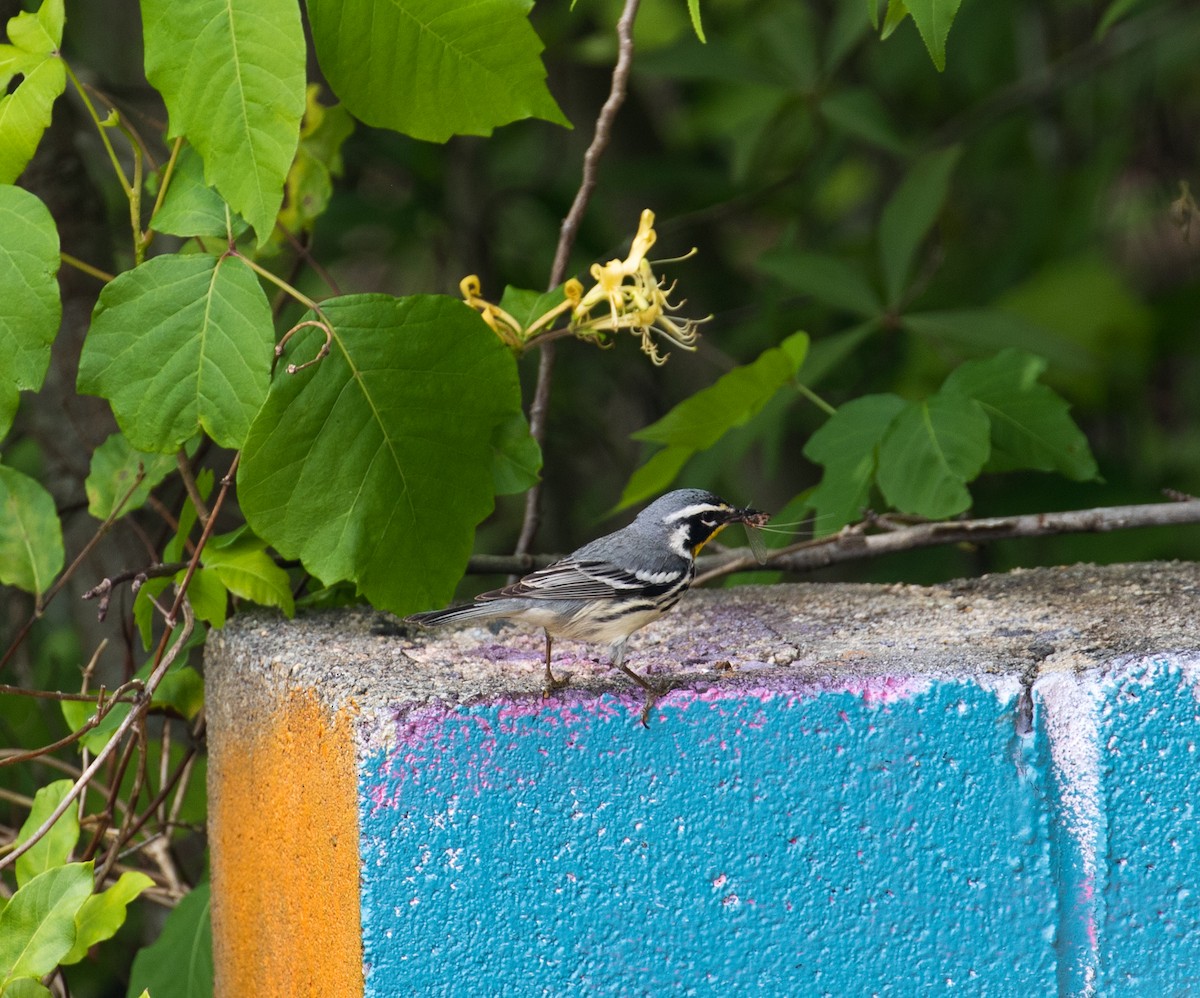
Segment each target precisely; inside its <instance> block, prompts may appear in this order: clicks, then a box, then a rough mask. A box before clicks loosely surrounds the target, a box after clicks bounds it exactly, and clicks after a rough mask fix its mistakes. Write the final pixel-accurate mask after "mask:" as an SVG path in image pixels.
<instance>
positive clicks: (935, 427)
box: [876, 393, 989, 520]
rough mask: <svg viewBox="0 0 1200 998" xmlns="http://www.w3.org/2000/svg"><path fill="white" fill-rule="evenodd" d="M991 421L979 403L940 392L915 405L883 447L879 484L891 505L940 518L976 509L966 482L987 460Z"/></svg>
mask: <svg viewBox="0 0 1200 998" xmlns="http://www.w3.org/2000/svg"><path fill="white" fill-rule="evenodd" d="M988 429H989V427H988V418H987V416H986V415H984V412H983V409H982V408H981V407H980V405H979V403H978V402H976V401H975V400H974V399H969V398H964V397H963V396H961V395H955V394H941V393H939V394H937V395H933V396H931V397H930V398H928V399H926V400H925V401H924V402H910V403H908V404H907V405H906V406H905V408H904V409H903V410H902V411H901V412H900V414H899V415H898V416H897V417H896V418H895V420H893V421H892V425H891V426H890V427H889V428H888V432H887V435H886V436H885V437H884V438H883V442H882V443H881V444H880V446H879V470H878V472H877V474H876V481H877V482H878V484H879V489H880V491H881V492H882V493H883V495H884V498H885V499H887V501H888V502H889V503H891V505H893V506H894V507H896V509H899V510H901V511H902V512H905V513H916V514H917V515H918V516H925V517H928V518H930V519H933V520H940V519H943V518H945V517H948V516H953V515H954V514H956V513H961V512H962V511H963V510H965V509H966V508H967V507H968V506H970V505H971V494H970V493H969V492H968V491H967V489H966V483H967V482H970V481H972V480H974V478H975V477H976V476H977V475H978V474H979V472H980V471H981V470H982V469H983V465H984V463H985V462H986V461H987V459H988V453H989V444H988Z"/></svg>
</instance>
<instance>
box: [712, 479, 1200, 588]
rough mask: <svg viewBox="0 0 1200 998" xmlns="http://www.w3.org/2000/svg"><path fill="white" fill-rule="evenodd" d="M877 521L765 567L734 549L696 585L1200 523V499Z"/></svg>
mask: <svg viewBox="0 0 1200 998" xmlns="http://www.w3.org/2000/svg"><path fill="white" fill-rule="evenodd" d="M874 522H875V523H876V524H879V525H886V527H887V529H886V531H884V532H881V533H874V534H871V533H864V532H863V531H861V530H855V529H848V530H844V531H841V532H839V533H836V534H831V535H830V536H828V537H819V538H816V539H814V540H807V541H801V542H799V543H797V544H792V545H790V546H788V547H786V548H781V549H780V550H779V551H776V552H774V553H772V554H771V555H769V556H768V558H767V560H766V561H765V562H764V563H763V564H761V565H760V564H759V563H758V562H757V561H756V560H755V558H754V557H753V555H752V554H750V553H749V552H747V551H730V552H727V553H726V554H723V555H714V556H713V557H712V558H710V559H702V564H703V571H702V572H701V573H700V574H699V575H698V576H697V578H696V584H700V583H703V582H710V581H712V580H713V579H718V578H721V577H722V576H725V575H730V574H732V573H734V572H744V571H752V570H755V569H767V570H774V571H778V570H780V569H782V570H783V571H786V572H811V571H815V570H816V569H818V568H826V567H828V566H829V565H836V564H840V563H842V562H848V561H860V560H862V559H864V558H876V557H879V556H880V555H884V554H892V553H894V552H897V551H915V550H917V549H919V548H927V547H936V546H939V545H943V544H963V543H971V544H985V543H988V542H991V541H1000V540H1014V539H1016V538H1022V537H1049V536H1052V535H1055V534H1079V533H1107V532H1109V531H1113V530H1131V529H1133V528H1135V527H1154V526H1168V525H1172V524H1184V523H1200V500H1197V499H1186V500H1182V501H1177V502H1165V503H1147V504H1142V505H1133V506H1107V507H1099V508H1096V509H1077V510H1067V511H1065V512H1058V513H1026V514H1022V515H1019V516H990V517H983V518H981V519H977V520H939V521H936V522H932V523H913V524H907V525H902V524H897V523H896V522H895V521H889V520H888V519H887V518H885V517H876V518H874Z"/></svg>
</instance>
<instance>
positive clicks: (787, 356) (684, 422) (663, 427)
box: [631, 333, 808, 450]
mask: <svg viewBox="0 0 1200 998" xmlns="http://www.w3.org/2000/svg"><path fill="white" fill-rule="evenodd" d="M807 353H808V334H807V333H793V334H792V335H791V336H789V337H788V338H787V339H786V340H784V341H783V342H782V343H781V344H780V345H779V346H777V347H770V348H769V349H767V350H764V351H763V352H762V353H761V354H760V355H759V356H758V358H757V359H756V360H754V361H753V362H752V363H750V364H744V365H742V366H741V367H735V368H734V369H733V370H732V371H729V372H727V373H726V374H723V375H721V377H720V378H718V379H717V380H716V382H715V383H714V384H712V385H710V386H709V387H708V388H702V389H700V391H698V392H696V394H695V395H692V396H691V397H690V398H686V399H684V400H683V401H682V402H680V403H679V404H678V405H677V406H675V407H674V408H673V409H672V410H671V411H670V412H668V413H667V414H666V415H665V416H663V418H662V419H660V420H658V421H657V422H654V423H651V424H650V425H649V426H647V427H645V428H643V429H641V430H638V431H637V432H635V433H633V434H631V436H632V437H633V438H634V439H635V440H649V441H652V442H654V443H660V444H676V445H681V446H684V447H691V448H692V450H704V449H705V448H707V447H711V446H712V445H713V444H715V443H716V442H717V441H718V440H719V439H720V438H721V437H723V436H724V435H725V434H726V433H727V432H728V431H729V430H731V429H733V427H735V426H741V425H742V424H743V423H745V422H746V421H747V420H749V419H750V417H751V416H753V415H754V414H755V413H757V412H758V411H759V410H760V409H761V408H762V407H763V406H764V405H766V404H767V403H768V402H769V401H770V400H771V399H772V398H773V397H774V395H775V393H776V392H778V391H779V390H780V389H781V388H783V387H784V385H786V384H787V383H788V382H789V381H791V380H792V378H794V377H795V376H796V372H798V371H799V370H800V367H801V365H803V363H804V358H805V355H806V354H807Z"/></svg>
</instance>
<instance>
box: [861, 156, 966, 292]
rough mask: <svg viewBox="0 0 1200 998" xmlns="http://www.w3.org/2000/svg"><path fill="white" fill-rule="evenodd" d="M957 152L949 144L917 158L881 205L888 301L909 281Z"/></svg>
mask: <svg viewBox="0 0 1200 998" xmlns="http://www.w3.org/2000/svg"><path fill="white" fill-rule="evenodd" d="M960 152H961V149H960V148H959V147H958V146H951V147H950V148H948V149H939V150H937V151H936V152H931V153H926V154H925V155H924V156H922V157H920V158H919V159H917V160H916V161H915V162H914V163H913V165H912V167H911V168H910V169H909V171H908V173H907V174H906V175H905V177H904V180H903V181H901V183H900V186H899V187H898V188H897V189H896V193H895V194H893V195H892V198H891V200H890V201H888V203H887V206H886V207H885V208H884V209H883V215H882V217H881V218H880V220H879V258H880V263H881V264H882V266H883V283H884V290H885V293H886V295H887V302H888V304H889V305H895V304H896V303H897V302H898V301H899V300H900V296H901V294H902V292H903V291H904V289H905V287H906V286H907V284H908V280H909V276H910V274H911V272H912V262H913V257H914V255H915V254H916V252H917V247H919V246H920V245H921V241H922V240H923V239H924V238H925V235H926V234H927V233H928V232H929V229H930V228H931V227H932V225H933V223H934V221H935V220H936V219H937V217H938V214H939V213H940V212H941V210H942V204H943V203H944V202H945V200H946V195H947V193H948V192H949V190H950V176H951V174H952V173H953V172H954V166H955V164H956V163H957V162H958V157H959V154H960Z"/></svg>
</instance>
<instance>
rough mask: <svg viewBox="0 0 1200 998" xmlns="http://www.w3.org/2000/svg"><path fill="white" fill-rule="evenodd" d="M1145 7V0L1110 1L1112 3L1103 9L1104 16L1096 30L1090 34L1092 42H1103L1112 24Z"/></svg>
mask: <svg viewBox="0 0 1200 998" xmlns="http://www.w3.org/2000/svg"><path fill="white" fill-rule="evenodd" d="M1146 5H1147V0H1112V3H1110V4H1109V5H1108V6H1107V7H1106V8H1105V9H1104V14H1103V15H1102V16H1101V18H1100V21H1099V23H1098V24H1097V25H1096V30H1095V32H1094V33H1093V34H1092V40H1093V41H1097V42H1100V41H1103V40H1104V38H1105V36H1107V35H1108V32H1109V31H1110V30H1111V29H1112V26H1113V25H1114V24H1116V23H1117V22H1118V21H1120V20H1122V19H1123V18H1125V17H1128V16H1129V15H1130V14H1131V13H1133V12H1134V11H1135V10H1137V9H1138V8H1139V7H1142V6H1146Z"/></svg>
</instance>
